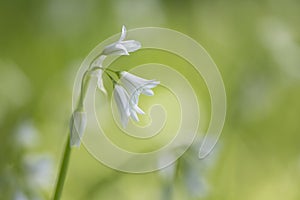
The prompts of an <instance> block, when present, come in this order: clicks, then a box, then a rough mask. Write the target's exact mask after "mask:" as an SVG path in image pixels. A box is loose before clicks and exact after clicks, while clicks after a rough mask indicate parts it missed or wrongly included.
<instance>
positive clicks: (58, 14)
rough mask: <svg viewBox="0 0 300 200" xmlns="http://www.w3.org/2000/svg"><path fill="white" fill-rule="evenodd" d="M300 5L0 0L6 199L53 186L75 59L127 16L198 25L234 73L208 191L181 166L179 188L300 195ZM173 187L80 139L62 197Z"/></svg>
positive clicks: (157, 192)
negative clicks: (98, 156) (113, 161)
mask: <svg viewBox="0 0 300 200" xmlns="http://www.w3.org/2000/svg"><path fill="white" fill-rule="evenodd" d="M299 10H300V1H296V0H286V1H280V0H262V1H259V0H255V1H250V0H249V1H238V0H230V1H221V0H219V1H208V0H199V1H197V0H185V1H183V0H182V1H179V0H118V1H117V0H110V1H108V0H106V1H96V0H86V1H79V0H73V1H71V0H52V1H45V0H39V1H38V0H28V1H24V0H0V134H1V140H0V141H1V143H0V199H5V200H6V199H14V200H23V199H25V200H26V199H49V198H50V197H51V196H52V193H53V187H54V183H55V179H56V174H57V170H58V168H59V163H60V159H61V153H62V151H63V146H64V143H65V138H66V134H67V131H68V123H69V117H70V113H71V96H72V86H73V81H74V78H75V75H76V71H77V69H78V68H79V66H80V63H81V62H82V61H83V59H84V58H85V57H86V55H87V54H88V53H89V52H90V51H91V49H93V48H94V47H95V46H96V45H97V44H98V43H99V42H101V41H103V40H104V39H106V38H107V37H109V36H111V35H113V34H116V33H117V32H119V31H120V28H121V26H122V25H123V24H125V25H126V26H127V28H128V29H131V28H136V27H147V26H158V27H165V28H171V29H174V30H177V31H180V32H182V33H185V34H187V35H189V36H190V37H192V38H194V39H195V40H196V41H198V42H199V43H200V44H201V45H203V46H204V47H205V49H206V50H207V51H208V52H209V54H210V55H211V56H212V58H213V59H214V61H215V62H216V64H217V65H218V67H219V70H220V72H221V74H222V76H223V79H224V84H225V87H226V92H227V98H228V99H227V100H228V112H227V119H226V123H225V127H224V131H223V133H222V136H221V140H220V142H219V146H218V148H217V149H218V150H217V151H216V152H215V153H214V154H217V155H214V154H213V155H212V157H214V159H212V160H213V161H212V162H209V163H208V164H207V163H205V161H199V163H203V165H205V166H206V167H205V170H202V168H201V167H200V168H201V170H199V174H198V175H199V176H200V177H201V179H205V181H202V182H205V184H202V186H201V187H202V188H196V190H199V191H201V194H200V195H197V196H196V197H190V195H189V190H186V189H184V188H185V187H191V186H190V185H188V186H184V183H183V182H184V181H182V179H183V176H182V174H184V173H183V172H182V173H179V178H177V179H176V181H174V182H173V189H174V190H173V191H172V193H173V197H172V198H173V199H207V200H213V199H216V200H219V199H222V200H226V199H228V200H235V199H244V200H247V199H249V200H250V199H255V200H268V199H272V200H277V199H278V200H282V199H289V200H290V199H291V200H292V199H295V200H296V199H300V190H299V186H300V149H299V142H300V136H299V130H300V123H299V119H300V103H299V102H300V93H299V91H300V90H299V89H300V64H299V63H300V26H299V23H300V12H299ZM200 165H201V164H200ZM182 171H183V170H182ZM180 175H181V176H180ZM196 185H197V184H196ZM165 191H167V192H168V188H167V189H166V188H165V180H164V179H163V178H161V175H160V174H159V173H148V174H142V175H132V174H125V173H120V172H116V171H114V170H112V169H109V168H107V167H105V166H103V165H101V164H100V163H99V162H98V161H96V160H95V159H94V158H93V157H92V156H91V155H90V154H89V153H88V152H87V151H86V150H85V149H84V148H83V147H81V148H80V149H76V150H74V151H73V154H72V158H71V161H70V169H69V173H68V177H67V180H66V184H65V190H64V193H63V197H62V199H66V200H69V199H72V200H73V199H131V200H135V199H139V200H140V199H167V197H164V196H163V195H164V194H165Z"/></svg>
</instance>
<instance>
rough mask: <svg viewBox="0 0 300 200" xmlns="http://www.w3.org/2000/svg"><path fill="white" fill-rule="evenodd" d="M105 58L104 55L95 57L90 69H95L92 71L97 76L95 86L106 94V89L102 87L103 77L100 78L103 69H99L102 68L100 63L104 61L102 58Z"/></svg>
mask: <svg viewBox="0 0 300 200" xmlns="http://www.w3.org/2000/svg"><path fill="white" fill-rule="evenodd" d="M105 58H106V56H104V55H101V56H100V57H99V58H98V59H96V60H95V61H94V62H93V64H92V69H93V68H94V69H96V71H95V72H93V74H94V75H95V76H96V77H97V86H98V88H99V89H100V90H101V91H102V92H103V93H104V94H107V91H106V89H105V87H104V84H103V79H102V75H103V70H102V69H100V68H102V63H103V61H104V59H105Z"/></svg>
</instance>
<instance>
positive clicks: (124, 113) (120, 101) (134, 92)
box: [114, 72, 159, 127]
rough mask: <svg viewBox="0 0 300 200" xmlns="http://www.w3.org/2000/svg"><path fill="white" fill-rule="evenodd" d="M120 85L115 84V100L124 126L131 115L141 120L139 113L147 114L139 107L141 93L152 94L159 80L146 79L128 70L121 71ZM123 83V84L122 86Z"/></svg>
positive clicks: (134, 118) (136, 119)
mask: <svg viewBox="0 0 300 200" xmlns="http://www.w3.org/2000/svg"><path fill="white" fill-rule="evenodd" d="M120 76H121V78H120V85H118V84H116V86H115V90H114V92H115V95H114V96H115V101H116V104H117V107H118V110H119V112H120V115H121V122H122V125H123V127H126V125H127V123H128V119H129V117H131V118H132V119H133V120H135V121H139V118H138V116H137V114H145V113H144V111H143V110H142V109H140V108H139V107H138V101H139V96H140V94H145V95H148V96H152V95H153V94H154V93H153V91H152V90H151V89H152V88H154V87H155V86H157V85H158V84H159V81H155V80H146V79H143V78H140V77H138V76H135V75H133V74H131V73H128V72H121V73H120ZM121 85H122V86H121Z"/></svg>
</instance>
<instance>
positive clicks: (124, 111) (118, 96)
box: [114, 85, 130, 128]
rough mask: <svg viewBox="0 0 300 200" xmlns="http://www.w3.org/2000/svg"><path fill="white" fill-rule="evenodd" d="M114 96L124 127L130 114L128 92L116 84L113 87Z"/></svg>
mask: <svg viewBox="0 0 300 200" xmlns="http://www.w3.org/2000/svg"><path fill="white" fill-rule="evenodd" d="M114 98H115V102H116V104H117V108H118V111H119V114H120V117H121V123H122V126H123V127H124V128H125V127H126V125H127V123H128V118H129V116H130V112H129V99H128V98H129V97H128V94H127V92H126V91H125V89H124V88H123V87H122V86H119V85H116V86H115V89H114Z"/></svg>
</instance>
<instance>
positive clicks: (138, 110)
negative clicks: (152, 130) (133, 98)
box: [133, 105, 145, 115]
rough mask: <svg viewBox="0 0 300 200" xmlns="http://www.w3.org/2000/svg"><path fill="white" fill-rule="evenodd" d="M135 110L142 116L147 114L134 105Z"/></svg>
mask: <svg viewBox="0 0 300 200" xmlns="http://www.w3.org/2000/svg"><path fill="white" fill-rule="evenodd" d="M133 108H134V110H135V111H136V112H137V113H139V114H142V115H144V114H145V112H144V111H143V110H142V109H141V108H140V107H138V105H134V106H133Z"/></svg>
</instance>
